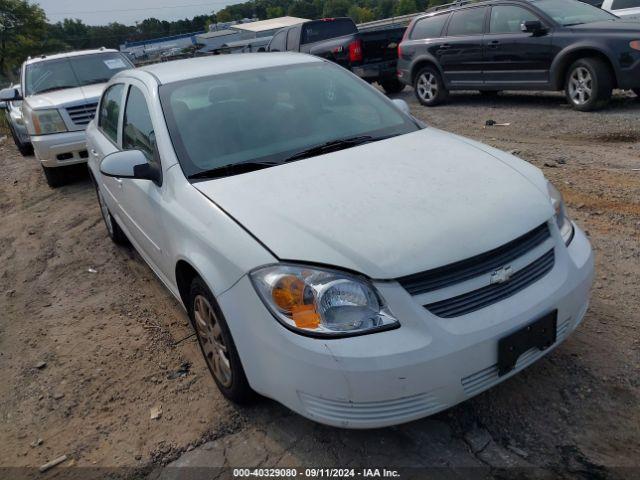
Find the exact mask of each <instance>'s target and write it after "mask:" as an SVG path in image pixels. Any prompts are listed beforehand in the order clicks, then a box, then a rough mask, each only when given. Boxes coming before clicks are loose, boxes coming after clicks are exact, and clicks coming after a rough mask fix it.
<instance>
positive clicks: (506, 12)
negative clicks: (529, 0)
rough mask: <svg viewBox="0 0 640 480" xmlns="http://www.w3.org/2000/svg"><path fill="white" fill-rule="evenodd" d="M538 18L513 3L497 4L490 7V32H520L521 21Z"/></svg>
mask: <svg viewBox="0 0 640 480" xmlns="http://www.w3.org/2000/svg"><path fill="white" fill-rule="evenodd" d="M534 20H540V19H539V18H538V17H536V16H535V15H534V14H533V13H531V12H530V11H529V10H527V9H525V8H522V7H517V6H515V5H499V6H497V7H493V8H492V9H491V22H490V24H489V32H490V33H522V28H521V25H522V23H523V22H529V21H534Z"/></svg>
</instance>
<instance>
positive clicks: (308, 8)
mask: <svg viewBox="0 0 640 480" xmlns="http://www.w3.org/2000/svg"><path fill="white" fill-rule="evenodd" d="M287 13H288V14H289V15H291V16H292V17H299V18H318V17H319V16H320V14H321V13H322V8H320V9H319V8H318V7H317V5H316V4H315V3H314V2H310V1H308V0H296V1H295V2H293V3H292V4H291V6H289V11H288V12H287Z"/></svg>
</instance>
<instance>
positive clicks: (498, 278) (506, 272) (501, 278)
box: [491, 267, 513, 285]
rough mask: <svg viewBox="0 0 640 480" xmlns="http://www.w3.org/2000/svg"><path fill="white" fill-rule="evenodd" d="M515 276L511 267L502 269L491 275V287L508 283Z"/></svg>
mask: <svg viewBox="0 0 640 480" xmlns="http://www.w3.org/2000/svg"><path fill="white" fill-rule="evenodd" d="M512 276H513V269H512V268H511V267H502V268H499V269H498V270H496V271H495V272H493V273H492V274H491V285H494V284H500V283H505V282H508V281H509V280H510V279H511V277H512Z"/></svg>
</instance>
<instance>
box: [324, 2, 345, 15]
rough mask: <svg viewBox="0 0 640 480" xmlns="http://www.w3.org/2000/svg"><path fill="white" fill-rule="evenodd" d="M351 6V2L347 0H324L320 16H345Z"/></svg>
mask: <svg viewBox="0 0 640 480" xmlns="http://www.w3.org/2000/svg"><path fill="white" fill-rule="evenodd" d="M349 8H351V2H350V1H349V0H326V1H325V2H324V9H323V10H322V16H323V17H325V18H327V17H346V16H347V13H349Z"/></svg>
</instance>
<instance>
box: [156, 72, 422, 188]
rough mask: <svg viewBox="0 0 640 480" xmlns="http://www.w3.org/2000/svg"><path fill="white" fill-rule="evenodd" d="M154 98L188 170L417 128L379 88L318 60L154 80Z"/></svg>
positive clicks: (281, 156) (282, 156)
mask: <svg viewBox="0 0 640 480" xmlns="http://www.w3.org/2000/svg"><path fill="white" fill-rule="evenodd" d="M160 98H161V102H162V108H163V110H164V113H165V117H166V120H167V125H168V128H169V134H170V136H171V139H172V141H173V145H174V147H175V150H176V153H177V155H178V159H179V161H180V164H181V166H182V169H183V171H184V173H185V175H187V176H188V177H191V176H193V175H197V174H199V173H202V172H205V171H209V170H212V169H216V168H218V167H222V166H230V165H235V164H239V163H247V162H265V163H266V162H269V164H277V163H281V162H284V161H286V160H287V159H291V160H293V158H292V157H295V156H296V154H300V152H302V151H304V150H306V149H310V148H313V147H317V146H319V145H323V144H326V143H328V142H334V141H336V140H342V139H350V141H351V142H353V145H356V144H357V142H354V141H353V139H354V137H364V136H366V137H367V140H368V141H375V140H376V139H382V138H387V137H389V136H395V135H401V134H405V133H409V132H413V131H416V130H418V129H419V128H420V127H418V126H417V125H416V123H414V122H413V121H412V119H411V118H410V117H409V116H407V115H404V114H402V113H401V112H400V111H399V110H398V109H397V108H396V107H395V106H394V105H393V104H392V103H391V102H390V101H389V100H387V99H386V98H385V97H384V96H383V95H382V94H381V93H378V92H376V91H375V90H374V89H373V88H372V87H368V86H367V85H365V84H363V83H362V81H361V80H358V79H357V78H355V77H354V76H353V75H352V74H351V73H349V72H347V71H346V70H343V69H342V68H340V67H337V66H334V65H331V64H328V63H324V62H322V63H320V62H314V63H309V64H303V65H294V66H286V67H274V68H268V69H263V70H250V71H245V72H235V73H230V74H224V75H215V76H210V77H205V78H196V79H190V80H186V81H181V82H176V83H170V84H166V85H163V86H161V87H160ZM320 153H322V152H318V153H317V154H320ZM309 156H311V155H309ZM303 157H304V155H302V156H300V158H303Z"/></svg>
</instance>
